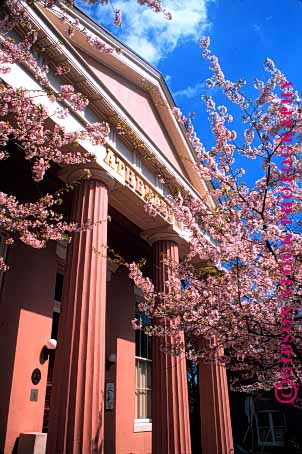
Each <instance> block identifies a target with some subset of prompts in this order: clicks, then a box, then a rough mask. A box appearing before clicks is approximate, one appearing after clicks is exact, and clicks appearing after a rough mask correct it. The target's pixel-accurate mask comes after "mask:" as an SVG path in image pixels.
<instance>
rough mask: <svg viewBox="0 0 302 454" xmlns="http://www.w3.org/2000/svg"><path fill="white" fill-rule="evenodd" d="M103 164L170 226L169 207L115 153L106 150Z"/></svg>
mask: <svg viewBox="0 0 302 454" xmlns="http://www.w3.org/2000/svg"><path fill="white" fill-rule="evenodd" d="M104 162H106V164H108V165H109V167H111V169H113V170H114V171H115V172H116V173H117V175H119V177H121V178H122V181H123V182H125V183H126V184H127V185H128V186H129V187H130V188H131V189H132V190H133V191H135V192H136V193H137V194H138V195H139V196H140V197H141V198H142V199H144V200H145V201H146V202H150V203H152V204H153V205H155V207H156V208H157V209H158V211H159V213H160V215H161V216H162V217H163V218H165V219H166V220H167V221H168V222H169V223H170V224H173V222H174V216H173V212H172V209H171V208H170V207H169V205H168V204H167V203H166V202H165V201H164V200H163V199H162V198H161V197H160V196H159V195H157V194H156V193H155V192H154V191H153V190H152V189H151V187H150V186H149V185H148V184H147V183H145V182H144V181H143V179H142V178H140V177H139V176H138V175H137V174H136V173H135V171H134V170H133V169H131V167H129V166H128V165H127V164H126V163H125V162H124V161H122V159H120V158H119V157H118V156H117V155H116V154H115V152H114V151H113V150H112V149H110V148H107V154H106V157H105V159H104Z"/></svg>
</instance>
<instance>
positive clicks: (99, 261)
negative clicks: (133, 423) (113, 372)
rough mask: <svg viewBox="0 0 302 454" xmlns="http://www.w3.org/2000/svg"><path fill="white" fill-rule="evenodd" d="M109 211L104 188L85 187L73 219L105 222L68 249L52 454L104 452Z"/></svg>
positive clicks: (77, 194)
mask: <svg viewBox="0 0 302 454" xmlns="http://www.w3.org/2000/svg"><path fill="white" fill-rule="evenodd" d="M107 212H108V192H107V188H106V187H105V186H104V184H103V183H102V182H100V181H97V180H93V179H92V180H87V181H84V182H83V183H81V185H80V186H79V187H78V188H77V189H76V190H75V195H74V200H73V220H74V221H76V222H79V223H84V222H86V221H87V220H90V221H91V222H99V221H102V222H100V223H98V224H96V225H95V226H94V227H93V228H92V229H91V230H88V231H83V232H78V233H75V234H74V235H73V240H72V242H71V244H70V245H69V246H68V252H67V260H66V267H65V276H64V288H63V301H62V311H61V316H60V323H59V335H58V349H57V351H56V359H55V369H54V384H53V393H52V396H51V409H50V425H49V434H48V443H47V454H91V453H95V454H99V453H102V452H103V444H104V443H103V430H104V407H103V402H104V367H105V349H104V347H105V314H106V257H105V255H106V252H107V251H106V244H107ZM94 249H97V250H98V251H100V253H99V254H98V253H96V252H95V250H94Z"/></svg>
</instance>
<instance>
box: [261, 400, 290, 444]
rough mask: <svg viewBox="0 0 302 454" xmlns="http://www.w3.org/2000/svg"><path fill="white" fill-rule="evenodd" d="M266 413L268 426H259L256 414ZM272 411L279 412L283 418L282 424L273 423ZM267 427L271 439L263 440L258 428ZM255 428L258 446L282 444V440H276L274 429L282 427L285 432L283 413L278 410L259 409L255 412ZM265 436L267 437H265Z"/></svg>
mask: <svg viewBox="0 0 302 454" xmlns="http://www.w3.org/2000/svg"><path fill="white" fill-rule="evenodd" d="M260 413H261V414H264V413H265V414H268V421H269V426H259V422H258V416H259V414H260ZM273 413H280V415H282V418H283V425H282V426H281V425H278V426H276V425H274V420H273ZM266 428H267V429H269V431H268V432H267V433H270V434H271V441H265V440H264V441H263V437H262V438H261V437H260V429H266ZM256 429H257V439H258V445H259V446H280V447H282V446H284V440H282V441H277V440H276V429H283V433H285V432H286V420H285V416H284V414H283V413H282V412H281V411H280V410H277V409H276V410H259V411H257V412H256ZM266 438H267V437H266Z"/></svg>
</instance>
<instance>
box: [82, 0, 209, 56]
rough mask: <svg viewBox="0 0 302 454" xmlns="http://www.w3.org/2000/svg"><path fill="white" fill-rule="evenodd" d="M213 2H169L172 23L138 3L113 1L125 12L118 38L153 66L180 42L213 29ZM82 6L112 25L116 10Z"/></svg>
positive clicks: (197, 37) (182, 0) (203, 0)
mask: <svg viewBox="0 0 302 454" xmlns="http://www.w3.org/2000/svg"><path fill="white" fill-rule="evenodd" d="M210 1H213V0H189V1H188V0H165V1H164V2H163V3H164V6H165V9H166V10H167V11H170V12H171V13H172V16H173V18H172V20H171V21H169V20H166V19H165V18H164V17H163V15H162V14H156V13H154V12H153V11H151V10H150V9H149V8H146V7H142V6H140V5H139V4H138V2H137V1H136V0H113V2H112V3H113V6H114V8H119V9H120V10H121V11H122V20H123V23H122V26H121V27H120V30H119V33H116V31H114V32H115V33H116V34H117V35H118V37H119V38H120V39H121V40H122V41H123V42H125V43H126V44H127V45H128V46H129V47H131V48H132V49H133V50H135V51H136V52H137V53H138V54H139V55H141V56H142V57H144V58H145V59H146V60H148V61H149V62H150V63H153V64H157V63H158V62H159V60H160V59H162V58H164V57H165V56H167V55H168V54H169V53H170V52H172V51H173V50H174V49H175V48H176V47H177V46H178V45H179V44H180V43H182V42H185V41H188V40H194V41H197V40H198V39H199V37H200V36H201V35H202V34H203V33H204V32H205V30H206V29H208V28H209V22H208V16H207V5H208V3H209V2H210ZM78 4H79V6H80V7H82V8H83V9H84V10H86V11H87V12H88V13H90V15H91V14H92V11H93V18H94V19H95V20H97V21H98V22H99V23H101V24H102V25H104V26H106V25H107V26H108V25H110V24H111V23H112V9H111V8H109V7H103V6H101V5H99V6H98V7H97V8H89V7H88V8H87V4H86V7H85V3H84V2H83V0H79V1H78Z"/></svg>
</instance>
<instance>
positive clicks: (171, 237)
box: [141, 226, 182, 246]
mask: <svg viewBox="0 0 302 454" xmlns="http://www.w3.org/2000/svg"><path fill="white" fill-rule="evenodd" d="M141 237H142V238H143V239H144V240H145V241H147V242H148V243H149V244H150V245H151V246H152V245H153V244H154V243H155V242H156V241H161V240H163V241H167V240H168V241H174V243H176V244H177V245H178V246H180V244H181V240H182V239H181V237H180V236H179V235H178V234H177V233H176V232H175V231H173V230H172V229H171V227H170V226H168V227H159V228H155V229H148V230H145V231H144V232H142V233H141Z"/></svg>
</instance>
